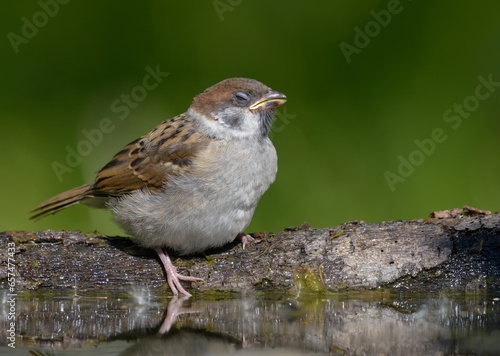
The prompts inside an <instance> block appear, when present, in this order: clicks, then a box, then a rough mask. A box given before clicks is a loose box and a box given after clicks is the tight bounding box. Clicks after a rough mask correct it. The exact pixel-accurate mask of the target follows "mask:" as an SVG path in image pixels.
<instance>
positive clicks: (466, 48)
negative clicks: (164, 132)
mask: <svg viewBox="0 0 500 356" xmlns="http://www.w3.org/2000/svg"><path fill="white" fill-rule="evenodd" d="M42 3H48V4H51V3H52V4H53V1H45V2H44V1H42ZM214 4H215V5H218V6H219V8H218V9H216V6H215V5H214ZM221 4H226V6H228V7H226V8H225V10H227V11H225V12H223V13H222V11H223V10H224V9H221V8H220V7H221V6H222V5H221ZM231 4H232V5H231ZM388 6H389V7H391V6H395V7H394V8H395V9H397V11H398V13H393V14H392V15H391V18H390V19H388V17H387V16H385V17H384V14H385V15H387V11H386V9H387V8H388ZM54 9H55V8H54V7H53V6H52V10H51V11H52V12H57V13H55V14H54V13H53V16H51V15H45V18H46V20H47V21H44V19H45V18H44V15H43V14H39V12H40V11H43V10H42V7H41V5H40V3H39V2H35V1H33V2H27V1H23V2H9V3H7V2H3V3H2V4H1V5H0V34H2V35H3V39H2V40H1V41H0V51H1V52H0V53H1V56H0V63H1V68H2V69H1V71H0V73H1V74H0V75H1V77H0V120H1V132H2V139H1V143H0V145H1V148H2V169H1V178H0V179H1V185H0V197H1V198H2V203H1V204H0V230H21V229H22V230H25V229H26V230H40V229H47V228H52V229H67V230H73V229H80V230H83V231H85V232H86V231H91V230H98V231H100V232H102V233H105V234H123V233H122V232H121V231H120V229H119V228H118V227H117V226H116V225H115V224H114V223H113V221H112V217H111V214H110V213H109V212H106V211H102V210H92V209H88V208H87V207H83V206H76V207H72V208H70V209H68V210H65V211H62V212H60V213H58V214H56V215H54V216H51V217H49V218H46V219H43V220H41V221H39V222H32V221H29V220H28V217H29V213H28V212H29V210H31V209H32V208H34V207H35V206H37V205H38V204H39V203H41V202H42V201H43V200H45V199H47V198H49V197H51V196H52V195H55V194H57V193H59V192H62V191H64V190H67V189H70V188H72V187H74V186H77V185H81V184H84V183H87V182H91V181H92V180H93V179H94V177H95V173H96V172H97V171H98V170H99V169H100V168H101V167H102V166H103V165H104V164H106V163H107V162H108V161H109V159H110V158H111V157H112V156H113V155H114V154H115V153H116V152H118V151H119V150H121V149H122V147H123V146H124V145H125V144H127V143H128V142H130V141H132V140H134V139H135V138H137V137H139V136H140V135H142V134H144V133H146V132H148V131H149V130H150V129H152V128H153V127H154V126H155V125H156V124H158V123H159V122H161V121H163V120H165V119H167V118H169V117H172V116H174V115H177V114H179V113H182V112H184V111H185V110H186V109H187V108H188V106H189V105H190V103H191V100H192V98H193V96H195V95H196V94H198V93H200V92H201V91H203V90H204V89H205V88H207V87H209V86H211V85H213V84H215V83H217V82H219V81H221V80H222V79H225V78H228V77H236V76H243V77H251V78H255V79H257V80H259V81H261V82H263V83H265V84H266V85H268V86H270V87H272V88H273V89H276V90H279V91H281V92H283V93H285V94H286V95H287V97H288V102H287V103H286V105H285V107H284V108H282V109H281V110H280V111H281V114H282V115H281V116H282V117H285V118H286V120H285V121H283V120H280V122H276V123H275V124H276V126H275V130H274V132H273V134H272V139H273V141H274V143H275V146H276V148H277V150H278V156H279V171H278V177H277V181H276V182H275V183H274V184H273V185H272V186H271V188H270V189H269V191H268V192H267V193H266V195H264V197H263V199H262V200H261V202H260V204H259V207H258V208H257V211H256V214H255V216H254V219H253V222H252V224H251V226H250V227H249V228H248V231H249V232H254V231H278V230H281V229H283V228H284V227H287V226H291V225H298V224H300V223H301V222H303V221H306V222H308V223H310V224H311V225H313V226H314V227H326V226H333V225H337V224H340V223H343V222H345V221H348V220H353V219H358V220H365V221H367V222H376V221H382V220H396V219H418V218H425V217H427V215H428V214H429V213H430V212H431V211H434V210H442V209H450V208H456V207H461V206H463V205H464V204H467V205H472V206H476V207H478V208H481V209H488V210H493V211H495V210H499V205H500V202H499V197H500V168H499V164H498V152H499V148H500V140H499V139H498V131H499V129H500V119H499V114H500V90H499V89H500V87H499V88H493V89H492V92H491V93H489V94H490V96H489V98H487V99H484V100H479V101H478V102H477V103H478V105H475V106H474V110H471V112H469V113H468V114H469V115H468V118H466V119H464V120H463V122H462V123H461V124H460V125H459V127H457V128H456V129H453V128H452V124H453V122H452V123H450V122H446V121H444V120H443V115H444V114H445V113H446V111H447V110H449V109H453V106H454V105H455V104H457V105H458V104H460V105H461V104H462V103H463V102H464V100H466V101H467V100H468V101H467V102H468V104H469V105H468V106H469V108H470V107H471V103H472V104H474V98H472V99H471V98H468V97H469V96H474V95H475V91H476V87H477V86H478V84H479V83H480V81H479V80H478V78H479V76H482V77H483V78H485V79H487V78H488V77H489V76H490V77H491V78H493V80H494V81H500V21H499V20H498V13H499V11H500V2H495V1H483V2H476V3H474V5H473V3H472V2H471V1H451V0H450V1H423V0H420V1H416V0H414V1H410V0H404V1H403V0H402V1H401V2H400V3H399V5H397V2H394V0H391V1H362V2H353V1H331V2H326V1H323V2H304V1H246V0H244V1H235V0H233V1H227V0H222V1H218V2H215V3H214V2H213V1H204V2H202V1H198V2H195V1H175V2H167V1H140V2H139V1H136V2H133V3H132V2H129V3H125V2H123V1H76V0H73V1H69V2H68V3H67V4H59V5H58V9H57V11H55V10H54ZM373 14H375V16H378V17H379V18H380V19H382V20H383V21H385V23H384V25H385V26H381V25H376V24H375V23H374V22H372V21H374V15H373ZM377 14H379V15H377ZM23 18H26V19H27V20H28V21H30V22H33V21H37V23H38V24H41V25H42V26H40V27H38V28H37V33H36V34H34V35H33V36H31V38H29V39H28V38H27V39H26V42H27V43H18V45H17V46H15V45H14V46H13V45H12V43H11V40H12V33H14V34H16V35H18V36H21V35H22V33H23V32H22V30H23V26H24V22H23ZM44 22H46V23H44ZM367 26H368V27H367ZM377 26H378V27H377ZM356 28H358V29H359V31H362V32H364V33H365V34H366V31H371V34H372V35H373V36H372V37H367V38H365V39H364V43H361V45H362V46H363V47H364V48H361V49H359V50H358V51H357V52H358V53H353V54H352V55H351V56H350V57H349V59H350V63H348V61H347V60H346V57H345V56H344V54H343V53H342V50H341V48H340V45H341V44H342V43H344V45H345V44H348V45H350V46H354V45H355V41H354V39H355V36H356V34H357V32H359V31H358V30H356ZM9 34H11V35H10V37H9ZM358 40H361V41H363V40H362V39H359V38H358ZM358 44H359V41H358ZM15 47H17V48H16V49H17V53H16V50H15ZM157 65H159V67H160V69H161V70H162V71H164V72H168V73H169V75H168V77H167V78H165V80H164V81H163V82H162V83H161V84H160V85H159V86H158V87H157V88H156V89H154V90H151V91H150V92H148V93H147V97H146V98H145V99H144V100H143V101H141V102H140V103H138V105H137V107H136V108H133V109H131V110H130V114H129V115H128V116H127V117H126V118H125V119H123V120H120V119H119V118H118V116H119V115H118V114H117V113H116V112H113V111H112V110H111V103H113V101H115V100H116V99H120V97H121V95H122V94H127V93H128V94H130V92H131V90H132V89H133V88H134V87H136V86H137V85H141V84H142V80H143V78H144V76H145V75H146V74H147V72H146V70H145V68H146V67H147V66H150V67H152V68H155V67H156V66H157ZM481 93H483V94H484V93H488V92H487V91H484V89H483V92H481ZM476 106H477V107H476ZM284 110H286V111H284ZM103 118H109V119H110V120H111V121H112V122H113V124H114V129H113V130H112V132H110V133H106V134H104V135H103V136H104V137H103V140H102V143H99V144H97V145H94V146H93V147H92V149H91V152H90V154H88V155H87V156H86V157H83V159H82V162H81V163H80V164H79V165H77V167H75V168H74V169H73V171H72V172H70V173H65V174H63V176H62V177H63V179H62V181H61V182H60V181H59V180H58V178H57V176H56V174H55V173H54V170H53V168H52V164H53V162H54V161H57V162H59V163H62V164H65V160H66V154H67V152H66V147H67V146H69V147H71V148H73V149H75V148H76V147H77V145H78V143H79V142H82V140H86V138H85V136H84V134H83V130H89V131H90V130H93V129H96V128H98V127H99V123H100V121H101V120H102V119H103ZM286 121H288V123H287V122H286ZM276 128H280V129H276ZM435 129H442V130H443V131H444V133H445V134H446V138H447V139H446V140H445V141H444V142H442V143H438V144H435V148H434V149H433V152H431V153H429V154H425V155H423V154H422V155H420V156H419V153H415V150H417V149H418V147H417V145H416V143H415V140H420V141H424V140H426V139H429V138H431V132H432V131H433V130H435ZM424 142H426V141H424ZM429 147H430V146H429ZM412 155H413V156H412ZM400 156H401V157H403V158H404V159H410V156H412V157H413V159H419V158H420V159H421V161H420V162H418V163H419V165H418V166H416V167H414V171H413V172H412V173H411V174H406V175H407V177H403V178H404V182H397V183H396V184H395V185H394V191H391V189H390V187H389V185H388V183H387V181H386V177H385V176H384V174H385V173H386V172H388V171H389V172H392V173H394V174H399V173H398V165H399V164H400ZM422 158H423V159H422Z"/></svg>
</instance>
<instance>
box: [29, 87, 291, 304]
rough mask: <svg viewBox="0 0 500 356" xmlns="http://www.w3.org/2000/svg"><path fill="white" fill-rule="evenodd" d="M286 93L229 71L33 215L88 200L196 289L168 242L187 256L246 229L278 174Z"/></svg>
mask: <svg viewBox="0 0 500 356" xmlns="http://www.w3.org/2000/svg"><path fill="white" fill-rule="evenodd" d="M286 100H287V97H286V96H285V95H284V94H282V93H280V92H278V91H275V90H273V89H271V88H269V87H268V86H266V85H264V84H262V83H261V82H259V81H257V80H255V79H249V78H229V79H225V80H223V81H221V82H219V83H217V84H215V85H213V86H211V87H209V88H208V89H206V90H205V91H203V92H202V93H201V94H199V95H197V96H195V97H194V98H193V101H192V103H191V105H190V106H189V108H188V110H187V111H186V112H185V113H182V114H180V115H177V116H175V117H172V118H170V119H168V120H166V121H163V122H162V123H160V124H159V125H157V126H156V127H155V128H153V129H152V130H151V131H150V132H149V133H147V134H145V135H143V136H141V137H140V138H138V139H136V140H134V141H132V142H130V143H129V144H128V145H126V146H125V147H124V148H123V149H122V150H121V151H120V152H118V153H117V154H116V155H115V156H114V157H113V158H112V159H111V161H110V162H109V163H108V164H106V165H105V166H104V167H103V168H102V169H101V170H100V171H98V173H97V176H96V179H95V181H94V182H93V183H89V184H85V185H82V186H80V187H76V188H73V189H71V190H69V191H66V192H63V193H61V194H58V195H56V196H54V197H52V198H51V199H49V200H47V201H45V202H43V203H42V204H40V205H39V206H38V207H36V208H35V209H34V210H32V213H33V215H32V216H31V219H35V220H37V219H40V218H43V217H45V216H47V215H50V214H54V213H56V212H58V211H60V210H62V209H65V208H67V207H70V206H72V205H75V204H78V203H82V204H84V205H90V206H93V207H103V208H108V209H110V210H111V211H112V212H113V214H114V217H115V220H116V221H117V222H118V223H119V225H121V227H122V228H123V229H124V230H125V231H126V232H127V233H128V234H129V235H131V236H132V239H133V241H134V242H135V243H137V244H138V245H140V246H142V247H145V248H150V249H154V250H155V251H156V253H157V254H158V256H159V258H160V260H161V262H162V264H163V267H164V269H165V273H166V277H167V282H168V285H169V287H170V289H171V290H172V293H173V294H174V295H175V296H177V295H178V294H179V293H182V294H184V295H186V296H191V294H190V293H188V292H187V291H186V290H185V289H184V288H183V287H182V285H181V283H180V281H181V280H183V281H198V280H200V278H196V277H193V276H185V275H182V274H180V273H179V272H177V269H176V267H175V266H174V264H173V263H172V261H171V259H170V257H169V254H168V250H171V251H174V252H177V253H178V254H180V255H188V254H193V253H199V252H202V251H205V250H207V249H209V248H213V247H219V246H223V245H225V244H227V243H229V242H231V241H234V240H235V239H236V238H239V239H240V240H241V241H242V243H243V248H245V244H246V243H247V242H251V241H252V240H253V239H252V237H251V236H250V235H247V234H245V233H244V230H245V229H246V228H247V226H248V225H249V224H250V221H251V219H252V217H253V214H254V212H255V209H256V207H257V203H258V202H259V200H260V198H261V197H262V195H263V194H264V193H265V192H266V191H267V189H268V188H269V186H270V185H271V184H272V183H273V182H274V181H275V178H276V173H277V169H278V166H277V160H278V156H277V152H276V149H275V147H274V145H273V143H272V142H271V140H270V138H269V132H270V129H271V125H272V122H273V120H274V112H275V109H276V108H277V107H279V106H281V105H283V104H284V103H285V102H286Z"/></svg>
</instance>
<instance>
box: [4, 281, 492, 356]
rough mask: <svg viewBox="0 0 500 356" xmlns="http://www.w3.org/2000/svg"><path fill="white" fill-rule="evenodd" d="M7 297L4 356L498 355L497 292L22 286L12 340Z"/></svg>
mask: <svg viewBox="0 0 500 356" xmlns="http://www.w3.org/2000/svg"><path fill="white" fill-rule="evenodd" d="M0 296H3V303H2V305H1V307H2V310H1V312H2V314H1V319H0V320H1V322H2V324H1V327H2V330H1V331H0V337H1V345H2V346H0V354H1V355H27V354H32V355H96V354H97V355H254V354H259V355H301V354H334V355H388V354H390V355H449V354H453V355H466V354H500V307H499V305H500V295H492V294H484V295H473V296H465V295H463V294H461V295H451V296H450V295H448V296H446V295H401V294H393V293H390V292H387V291H386V292H381V291H380V292H378V291H377V292H365V293H361V294H360V293H349V294H321V295H318V294H310V295H304V294H302V295H300V296H297V295H283V294H276V293H272V292H255V293H254V294H220V293H213V294H206V293H205V294H202V295H195V296H194V297H192V298H189V299H178V298H171V297H161V296H153V295H152V294H151V291H150V290H148V289H146V288H137V287H136V288H130V292H129V293H128V294H124V295H105V296H104V295H93V296H84V297H82V296H78V295H68V296H62V295H47V294H45V295H42V294H37V295H23V296H17V297H16V304H15V322H16V337H15V341H14V345H13V346H15V348H12V347H9V346H7V344H8V343H11V341H9V340H8V336H9V335H8V324H7V322H9V320H7V318H8V315H9V308H10V307H9V303H8V298H7V293H6V292H0ZM11 345H12V343H11Z"/></svg>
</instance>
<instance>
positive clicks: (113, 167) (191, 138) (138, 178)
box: [92, 113, 209, 196]
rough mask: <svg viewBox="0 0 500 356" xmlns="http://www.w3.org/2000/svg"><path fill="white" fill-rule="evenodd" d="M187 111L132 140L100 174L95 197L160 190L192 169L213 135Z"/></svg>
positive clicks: (96, 183)
mask: <svg viewBox="0 0 500 356" xmlns="http://www.w3.org/2000/svg"><path fill="white" fill-rule="evenodd" d="M192 120H193V119H192V118H190V117H188V116H187V115H186V114H185V113H184V114H181V115H178V116H176V117H173V118H171V119H169V120H167V121H164V122H162V123H161V124H159V125H158V126H156V127H155V128H154V129H153V130H152V131H151V132H149V133H148V134H146V135H144V136H142V137H141V138H139V139H137V140H135V141H133V142H131V143H129V144H128V145H127V146H125V148H124V149H123V150H121V151H120V152H118V153H117V154H116V155H115V156H114V157H113V159H112V160H111V161H110V162H109V163H108V164H107V165H106V166H104V167H103V168H102V169H101V170H100V171H99V173H98V174H97V178H96V182H95V184H94V185H93V187H92V191H93V192H92V193H93V194H94V196H109V195H111V196H120V195H123V194H127V193H130V192H132V191H134V190H136V189H142V188H144V187H147V188H148V189H150V190H153V191H154V190H159V189H160V188H161V187H162V186H163V185H164V183H165V182H166V181H167V180H168V179H169V177H170V176H172V175H175V174H177V173H184V172H187V171H189V169H190V168H191V164H192V159H193V158H194V156H195V155H196V154H197V153H198V152H199V151H200V150H202V149H203V148H205V147H207V146H208V143H209V138H208V137H206V136H205V135H203V134H201V133H199V132H197V131H196V130H195V129H194V128H193V121H192Z"/></svg>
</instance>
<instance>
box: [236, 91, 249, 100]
mask: <svg viewBox="0 0 500 356" xmlns="http://www.w3.org/2000/svg"><path fill="white" fill-rule="evenodd" d="M234 97H235V98H236V100H238V101H239V102H241V103H243V102H245V101H247V100H248V99H249V98H248V94H247V93H243V92H242V91H239V92H237V93H236V94H234Z"/></svg>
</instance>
